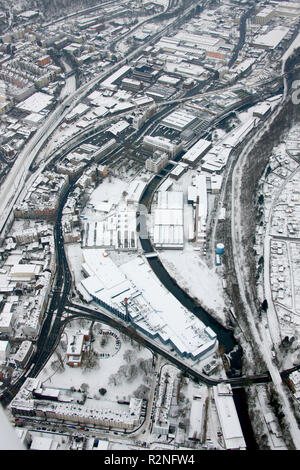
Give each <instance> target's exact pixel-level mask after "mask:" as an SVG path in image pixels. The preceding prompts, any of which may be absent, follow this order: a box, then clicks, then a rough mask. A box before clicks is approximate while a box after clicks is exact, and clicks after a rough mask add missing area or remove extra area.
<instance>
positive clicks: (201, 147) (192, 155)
mask: <svg viewBox="0 0 300 470" xmlns="http://www.w3.org/2000/svg"><path fill="white" fill-rule="evenodd" d="M211 146H212V143H211V142H210V141H209V140H205V139H200V140H198V142H196V143H195V144H194V145H193V146H192V147H191V148H190V149H189V150H188V151H187V152H186V153H185V154H184V155H183V157H182V161H183V162H186V163H188V164H189V165H196V164H197V163H198V162H199V160H200V159H201V158H202V157H203V156H204V155H205V154H206V152H208V150H210V149H211Z"/></svg>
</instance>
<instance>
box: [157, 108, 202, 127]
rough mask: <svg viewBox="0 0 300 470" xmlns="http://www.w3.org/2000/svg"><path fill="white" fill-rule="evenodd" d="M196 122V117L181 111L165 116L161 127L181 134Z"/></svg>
mask: <svg viewBox="0 0 300 470" xmlns="http://www.w3.org/2000/svg"><path fill="white" fill-rule="evenodd" d="M196 121H197V117H196V116H194V115H193V114H192V113H189V112H187V111H185V110H183V109H179V110H178V111H173V112H172V113H171V114H169V115H168V116H166V117H165V118H164V119H163V120H162V121H161V125H162V126H165V127H168V128H170V129H174V130H176V131H179V132H182V131H184V130H185V129H186V128H187V127H189V126H191V125H192V124H194V123H195V122H196Z"/></svg>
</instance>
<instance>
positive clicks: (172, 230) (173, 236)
mask: <svg viewBox="0 0 300 470" xmlns="http://www.w3.org/2000/svg"><path fill="white" fill-rule="evenodd" d="M157 194H158V199H157V208H156V210H155V215H154V233H153V242H154V246H155V247H156V248H158V249H175V250H176V249H177V250H178V249H183V245H184V237H183V193H182V192H180V191H172V192H169V191H158V193H157Z"/></svg>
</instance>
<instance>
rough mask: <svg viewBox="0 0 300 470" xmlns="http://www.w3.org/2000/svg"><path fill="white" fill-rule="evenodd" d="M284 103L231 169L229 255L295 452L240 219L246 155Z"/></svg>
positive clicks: (298, 441) (298, 437) (295, 435)
mask: <svg viewBox="0 0 300 470" xmlns="http://www.w3.org/2000/svg"><path fill="white" fill-rule="evenodd" d="M282 105H283V103H281V104H279V105H278V107H277V108H276V109H275V111H273V113H272V114H271V115H270V116H269V118H268V119H267V120H266V121H265V122H264V124H263V126H262V127H260V128H259V129H257V132H256V133H255V135H254V136H252V137H251V139H250V141H249V142H248V143H247V145H246V146H245V147H244V149H243V151H242V152H241V153H240V155H239V158H238V160H237V161H236V163H235V165H234V169H233V172H232V183H231V188H232V194H231V237H232V254H233V259H234V265H235V271H236V277H237V281H238V285H239V292H240V295H241V298H242V301H243V305H244V308H245V311H246V316H247V320H248V322H249V325H250V330H251V331H249V334H250V336H251V337H252V338H253V339H254V340H255V342H256V344H257V345H258V347H259V349H260V354H261V356H262V357H263V358H264V361H265V363H266V366H267V368H268V371H269V373H270V376H271V378H272V382H273V385H274V387H275V389H276V390H277V392H278V393H279V396H280V399H281V403H282V404H283V406H284V412H285V415H286V416H287V417H288V421H289V424H290V431H291V435H292V439H293V441H294V444H295V446H296V448H297V449H300V433H299V427H298V424H297V422H296V419H295V416H294V413H293V411H292V409H291V406H290V403H289V401H288V397H287V395H286V391H285V390H284V387H283V384H282V377H281V374H280V372H279V370H278V368H277V366H276V364H275V363H274V361H273V358H272V354H271V352H272V351H271V350H272V346H273V344H272V342H271V338H270V337H269V336H268V335H266V331H265V329H262V326H261V324H260V323H258V322H257V320H256V318H255V317H254V312H256V306H255V304H254V301H253V299H252V296H251V294H250V295H248V291H247V281H246V280H247V276H246V273H244V268H245V266H247V261H246V259H245V253H244V249H243V244H242V238H243V233H242V227H243V224H242V218H243V217H244V215H243V213H242V210H241V205H240V201H241V193H242V191H243V186H242V176H243V169H244V165H245V164H246V162H247V158H248V155H249V153H250V151H251V150H252V148H253V147H254V145H255V144H256V142H258V141H259V139H260V138H261V137H262V135H263V134H264V133H265V132H267V130H268V128H269V126H270V125H271V123H272V122H273V121H274V120H275V119H276V117H277V116H278V114H279V112H280V110H281V109H282ZM267 244H268V237H266V246H268V245H267Z"/></svg>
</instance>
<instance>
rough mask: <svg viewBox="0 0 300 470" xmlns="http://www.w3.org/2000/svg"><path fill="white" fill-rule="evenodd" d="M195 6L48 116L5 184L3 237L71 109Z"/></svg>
mask: <svg viewBox="0 0 300 470" xmlns="http://www.w3.org/2000/svg"><path fill="white" fill-rule="evenodd" d="M168 8H169V6H168ZM168 8H167V9H168ZM192 8H194V7H193V6H191V7H189V8H188V9H187V10H186V11H185V12H184V13H183V14H182V16H181V17H180V19H178V18H175V19H174V20H173V21H172V22H171V23H169V24H168V25H167V26H164V27H163V28H162V29H161V30H160V31H158V32H157V33H155V34H154V35H153V36H151V37H150V38H149V39H148V40H147V41H145V42H144V43H143V44H142V45H141V46H140V47H138V48H137V49H135V50H134V51H132V52H131V53H130V54H128V55H127V56H126V57H125V58H123V59H122V60H121V61H119V62H117V63H116V64H114V65H112V66H111V67H109V68H108V69H107V70H106V71H105V72H102V73H100V74H98V75H97V76H96V77H94V78H93V79H92V80H90V81H88V82H87V83H85V84H83V85H82V86H81V87H80V88H78V89H77V90H76V91H75V93H73V94H72V95H69V96H67V97H66V98H65V99H64V101H63V102H61V103H60V104H58V105H57V107H56V109H55V110H54V111H53V112H52V113H51V114H50V115H49V116H48V117H47V119H46V120H45V122H44V124H43V125H42V126H41V127H40V128H39V129H38V130H37V132H36V134H35V135H34V136H33V137H32V138H31V139H30V141H29V142H28V143H27V144H26V145H25V147H24V149H23V150H22V152H21V153H20V154H19V156H18V158H17V159H16V161H15V163H14V165H13V166H12V168H11V170H10V172H9V173H8V175H7V177H6V179H5V181H4V182H3V184H2V185H1V188H0V237H2V238H3V237H4V235H5V229H6V226H7V223H8V221H9V218H10V216H11V213H12V210H13V208H14V206H15V204H16V202H17V201H18V198H19V197H20V193H21V191H22V189H23V187H24V185H25V182H26V179H27V176H28V170H29V167H30V165H31V164H32V163H33V162H34V160H35V158H36V156H37V155H38V153H39V152H40V151H41V149H42V147H43V146H44V145H45V142H46V141H47V140H48V139H49V137H50V136H51V134H52V133H53V132H54V130H55V129H57V128H58V127H59V125H60V124H61V122H62V121H63V120H64V118H65V117H66V115H67V114H68V113H69V112H70V111H71V109H73V108H74V107H75V106H76V105H77V104H78V102H79V101H80V100H81V99H83V97H84V96H86V95H87V94H88V93H89V92H90V91H91V90H92V88H93V87H94V86H95V85H96V84H97V83H98V82H100V81H101V80H105V79H106V78H107V77H109V76H110V75H111V74H112V73H113V72H115V71H116V70H118V69H119V68H120V67H122V66H123V65H125V64H126V63H127V62H128V61H129V60H131V59H133V58H134V57H135V56H138V55H139V54H140V53H141V52H142V51H143V50H144V49H145V48H146V47H147V46H148V45H149V44H150V43H151V41H156V40H157V39H159V38H160V37H161V36H162V35H163V34H165V33H167V31H168V30H169V29H170V28H172V27H173V26H176V24H177V23H179V22H180V21H183V19H184V17H185V16H186V15H188V14H189V13H190V11H191V10H192ZM163 14H164V13H159V14H155V15H153V16H151V17H149V18H147V19H146V20H145V21H144V22H149V21H153V19H154V18H156V19H157V18H159V17H160V16H161V15H163Z"/></svg>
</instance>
